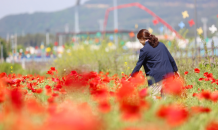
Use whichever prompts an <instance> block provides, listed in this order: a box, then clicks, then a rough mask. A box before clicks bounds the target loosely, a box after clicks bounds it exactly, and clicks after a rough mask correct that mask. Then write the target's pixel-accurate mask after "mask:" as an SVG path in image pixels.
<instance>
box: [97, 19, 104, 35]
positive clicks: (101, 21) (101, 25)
mask: <svg viewBox="0 0 218 130" xmlns="http://www.w3.org/2000/svg"><path fill="white" fill-rule="evenodd" d="M98 23H99V31H100V32H102V31H103V29H104V20H102V19H100V20H98Z"/></svg>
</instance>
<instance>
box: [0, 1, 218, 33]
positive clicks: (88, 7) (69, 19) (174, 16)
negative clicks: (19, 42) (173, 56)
mask: <svg viewBox="0 0 218 130" xmlns="http://www.w3.org/2000/svg"><path fill="white" fill-rule="evenodd" d="M193 1H194V0H192V1H191V0H176V2H175V0H155V1H153V0H146V1H145V0H137V2H139V3H141V4H142V5H144V6H146V7H147V8H149V9H150V10H152V11H153V12H154V13H156V14H157V15H159V16H160V17H161V18H163V19H164V20H165V21H166V22H168V23H169V24H171V25H172V26H173V27H174V28H175V29H177V30H178V29H179V27H178V23H179V22H180V21H183V22H184V23H185V24H186V27H188V20H190V19H191V18H194V17H193V15H194V5H193ZM112 2H113V1H112V0H110V1H109V0H90V1H88V2H87V3H85V4H84V5H82V6H80V7H79V14H80V30H81V31H93V30H99V23H98V21H99V20H100V19H104V15H105V11H106V9H107V8H108V7H111V6H112V4H113V3H112ZM133 2H136V0H118V5H121V4H125V3H133ZM197 4H198V8H197V10H198V19H199V20H198V25H199V26H201V24H202V23H201V20H200V19H201V18H202V17H207V18H208V19H209V21H208V26H211V24H213V23H215V24H218V22H217V21H218V20H217V17H216V16H217V14H218V13H217V12H218V8H217V7H218V1H217V0H198V1H197ZM184 10H187V11H188V12H189V15H190V17H189V18H187V19H185V20H184V19H183V18H182V15H181V12H182V11H184ZM118 14H119V29H134V25H135V24H138V25H139V28H146V27H147V26H151V27H153V24H152V20H153V18H152V16H150V15H149V14H147V12H144V11H143V10H141V9H138V8H136V7H131V8H125V9H121V10H119V11H118ZM66 24H68V25H69V29H70V31H71V32H73V31H74V7H71V8H68V9H64V10H61V11H57V12H52V13H44V12H36V13H33V14H19V15H10V16H6V17H4V18H2V19H0V36H2V37H5V36H6V35H7V34H8V33H9V34H12V33H15V32H16V33H18V35H21V34H22V32H24V33H45V31H46V30H47V29H49V30H50V32H51V33H56V32H63V31H64V28H65V25H66ZM160 26H161V24H158V25H157V26H156V27H153V28H154V29H156V30H157V29H158V28H159V27H160ZM107 30H113V13H110V15H109V21H108V26H107Z"/></svg>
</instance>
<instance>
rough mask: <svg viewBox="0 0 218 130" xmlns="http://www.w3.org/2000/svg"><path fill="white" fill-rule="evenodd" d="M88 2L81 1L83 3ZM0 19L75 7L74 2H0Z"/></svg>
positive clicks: (12, 0) (69, 0)
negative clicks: (14, 15)
mask: <svg viewBox="0 0 218 130" xmlns="http://www.w3.org/2000/svg"><path fill="white" fill-rule="evenodd" d="M86 1H88V0H81V3H85V2H86ZM0 3H1V6H0V19H1V18H3V17H4V16H7V15H11V14H20V13H34V12H53V11H58V10H62V9H65V8H68V7H72V6H73V5H75V3H76V0H0Z"/></svg>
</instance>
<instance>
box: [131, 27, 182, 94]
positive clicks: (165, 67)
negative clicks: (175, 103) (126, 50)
mask: <svg viewBox="0 0 218 130" xmlns="http://www.w3.org/2000/svg"><path fill="white" fill-rule="evenodd" d="M137 38H138V40H139V41H140V43H141V44H142V45H143V46H144V47H143V48H142V49H140V55H139V60H138V62H137V64H136V67H135V68H134V70H133V71H132V74H131V76H134V75H135V74H136V72H138V71H139V70H140V68H141V67H142V65H143V66H144V70H145V73H146V76H149V77H151V79H150V80H148V86H149V87H152V90H153V95H156V94H158V93H159V92H161V89H162V80H163V79H164V78H166V76H168V75H171V74H173V75H174V73H175V74H176V75H177V76H179V73H178V68H177V65H176V62H175V60H174V59H173V57H172V56H171V54H170V52H169V51H168V49H167V47H166V46H165V45H164V44H163V43H162V42H159V41H158V38H157V37H156V36H155V35H152V34H150V33H149V31H148V30H146V29H142V30H140V31H139V32H138V34H137ZM161 96H162V93H161Z"/></svg>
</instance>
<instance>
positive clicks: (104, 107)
mask: <svg viewBox="0 0 218 130" xmlns="http://www.w3.org/2000/svg"><path fill="white" fill-rule="evenodd" d="M98 108H99V110H100V111H101V112H103V113H108V112H109V111H110V109H111V106H110V103H109V102H108V101H106V100H105V101H100V102H99V104H98Z"/></svg>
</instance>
